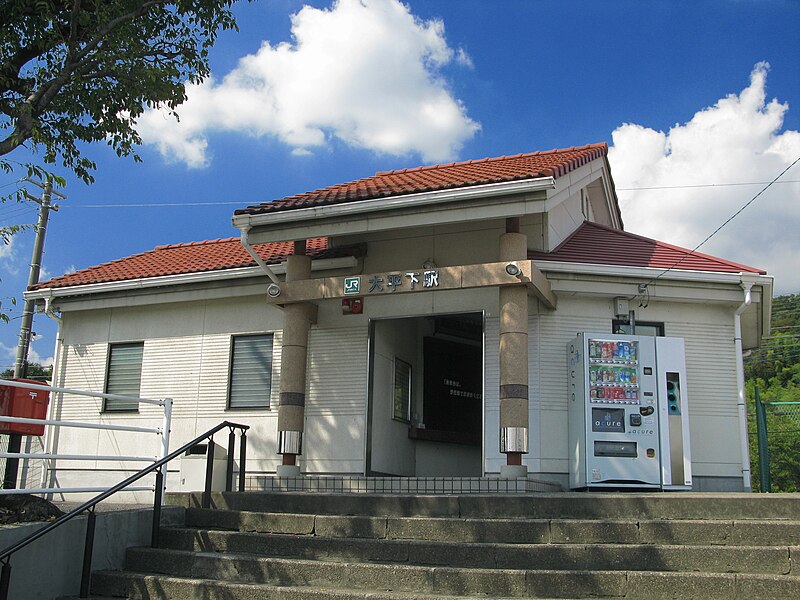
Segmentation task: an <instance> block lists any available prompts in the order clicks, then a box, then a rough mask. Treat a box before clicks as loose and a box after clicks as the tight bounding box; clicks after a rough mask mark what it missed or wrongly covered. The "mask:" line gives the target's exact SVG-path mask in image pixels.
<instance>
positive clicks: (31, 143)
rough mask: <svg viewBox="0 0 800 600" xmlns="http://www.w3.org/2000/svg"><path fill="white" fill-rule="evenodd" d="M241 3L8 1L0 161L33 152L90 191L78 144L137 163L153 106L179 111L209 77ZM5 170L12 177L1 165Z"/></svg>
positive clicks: (2, 46)
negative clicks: (212, 55)
mask: <svg viewBox="0 0 800 600" xmlns="http://www.w3.org/2000/svg"><path fill="white" fill-rule="evenodd" d="M233 2H234V0H177V1H176V0H0V156H3V155H6V154H8V153H10V152H11V151H13V150H15V149H16V148H18V147H20V146H23V145H25V146H26V147H28V148H29V149H31V150H33V149H39V150H41V151H42V153H43V154H42V159H43V161H44V163H45V164H54V163H56V162H57V161H59V162H60V163H61V164H62V165H63V166H64V167H66V168H68V169H70V170H72V171H73V172H74V173H75V174H76V175H77V176H78V177H80V178H81V179H82V180H83V181H85V182H86V183H91V182H92V181H93V178H92V174H91V172H92V171H93V170H94V169H95V164H94V163H93V162H92V161H91V160H90V159H88V158H86V157H84V156H82V155H81V152H80V149H79V143H80V142H97V141H106V142H107V143H108V144H109V145H110V146H111V147H112V148H114V150H115V151H116V153H117V154H118V155H119V156H133V158H134V159H135V160H139V157H138V156H137V155H136V153H135V151H134V147H135V146H136V145H138V144H140V143H141V139H140V138H139V135H138V134H137V133H136V130H135V129H134V123H135V120H136V118H137V117H138V116H139V115H141V114H142V112H143V111H144V109H145V107H147V106H157V105H164V106H167V107H169V108H171V109H174V108H175V107H176V106H178V105H179V104H181V103H182V102H183V101H184V100H185V98H186V93H185V87H184V84H185V82H187V81H190V82H196V81H200V80H202V79H203V78H204V77H206V76H207V75H208V74H209V64H208V50H209V48H210V47H211V46H212V45H213V43H214V41H215V40H216V36H217V33H218V32H219V31H220V30H225V29H235V28H236V22H235V20H234V18H233V15H232V14H231V11H230V6H231V5H232V4H233ZM0 168H3V169H4V170H6V171H9V170H13V164H11V163H9V162H7V161H6V162H1V163H0Z"/></svg>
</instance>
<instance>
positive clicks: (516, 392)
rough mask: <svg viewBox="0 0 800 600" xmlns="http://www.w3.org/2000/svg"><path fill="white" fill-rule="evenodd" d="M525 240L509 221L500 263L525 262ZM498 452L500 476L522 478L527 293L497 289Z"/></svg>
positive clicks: (525, 424) (516, 222)
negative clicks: (502, 457) (502, 462)
mask: <svg viewBox="0 0 800 600" xmlns="http://www.w3.org/2000/svg"><path fill="white" fill-rule="evenodd" d="M527 258H528V239H527V236H526V235H525V234H524V233H520V232H519V220H518V219H508V220H507V222H506V233H504V234H503V235H502V236H500V260H501V261H508V262H513V261H517V260H527ZM500 452H502V453H504V454H505V455H506V465H505V466H504V467H503V468H502V469H501V472H500V475H501V476H502V477H525V476H527V467H525V465H523V464H522V455H523V454H527V452H528V290H527V288H526V287H525V286H524V285H522V284H520V285H513V286H503V287H501V288H500Z"/></svg>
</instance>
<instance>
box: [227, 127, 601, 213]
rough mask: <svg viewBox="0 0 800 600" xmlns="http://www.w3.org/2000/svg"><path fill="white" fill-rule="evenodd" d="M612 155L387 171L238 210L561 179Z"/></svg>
mask: <svg viewBox="0 0 800 600" xmlns="http://www.w3.org/2000/svg"><path fill="white" fill-rule="evenodd" d="M607 154H608V145H607V144H605V143H602V144H589V145H587V146H580V147H576V148H566V149H563V150H549V151H547V152H532V153H530V154H517V155H515V156H501V157H499V158H484V159H481V160H468V161H465V162H458V163H450V164H444V165H434V166H429V167H416V168H414V169H402V170H400V171H384V172H381V173H376V174H375V175H373V176H372V177H366V178H364V179H358V180H356V181H350V182H348V183H339V184H337V185H332V186H329V187H326V188H321V189H318V190H314V191H313V192H306V193H305V194H297V195H295V196H287V197H286V198H283V199H280V200H273V201H272V202H265V203H263V204H258V205H256V206H250V207H248V208H243V209H240V210H237V211H236V214H237V215H241V214H250V215H256V214H262V213H268V212H275V211H284V210H294V209H298V208H309V207H316V206H328V205H331V204H341V203H344V202H355V201H357V200H369V199H372V198H386V197H389V196H402V195H405V194H415V193H420V192H431V191H435V190H445V189H452V188H461V187H469V186H474V185H482V184H487V183H500V182H506V181H515V180H521V179H533V178H537V177H561V176H562V175H564V174H566V173H569V172H570V171H573V170H575V169H577V168H578V167H580V166H581V165H584V164H586V163H588V162H590V161H592V160H595V159H597V158H600V157H603V156H606V155H607Z"/></svg>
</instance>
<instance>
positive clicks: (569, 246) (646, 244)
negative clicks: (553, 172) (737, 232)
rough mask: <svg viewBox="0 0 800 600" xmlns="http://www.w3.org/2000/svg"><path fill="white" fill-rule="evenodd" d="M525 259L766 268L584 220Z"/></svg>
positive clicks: (731, 270) (733, 270) (713, 268)
mask: <svg viewBox="0 0 800 600" xmlns="http://www.w3.org/2000/svg"><path fill="white" fill-rule="evenodd" d="M528 258H530V259H532V260H534V261H545V260H551V261H559V262H574V263H588V264H600V265H622V266H628V267H652V268H655V269H677V270H681V271H713V272H719V273H739V272H745V273H760V274H762V275H765V274H766V271H762V270H761V269H756V268H754V267H748V266H747V265H740V264H737V263H734V262H731V261H728V260H724V259H722V258H716V257H714V256H709V255H708V254H701V253H700V252H692V251H691V250H687V249H686V248H681V247H680V246H673V245H672V244H667V243H665V242H659V241H658V240H653V239H650V238H646V237H642V236H640V235H636V234H633V233H628V232H627V231H621V230H619V229H612V228H610V227H605V226H604V225H598V224H597V223H590V222H589V221H584V223H583V225H581V226H580V227H578V229H576V230H575V231H574V232H573V233H572V235H570V236H569V237H568V238H567V239H566V240H564V241H563V242H562V243H561V244H560V245H559V246H558V248H556V249H555V250H553V251H552V252H529V253H528ZM545 270H547V269H546V268H545Z"/></svg>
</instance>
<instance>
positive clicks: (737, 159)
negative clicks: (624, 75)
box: [609, 63, 800, 293]
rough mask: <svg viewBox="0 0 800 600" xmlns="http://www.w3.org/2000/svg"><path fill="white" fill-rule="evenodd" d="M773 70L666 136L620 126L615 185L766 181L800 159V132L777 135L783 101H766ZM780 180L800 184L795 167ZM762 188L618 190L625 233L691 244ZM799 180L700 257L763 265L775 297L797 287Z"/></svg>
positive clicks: (771, 195)
mask: <svg viewBox="0 0 800 600" xmlns="http://www.w3.org/2000/svg"><path fill="white" fill-rule="evenodd" d="M768 69H769V65H768V64H766V63H759V64H757V65H756V66H755V67H754V69H753V71H752V73H751V74H750V84H749V86H748V87H746V88H745V89H743V90H742V91H741V93H739V94H730V95H728V96H726V97H725V98H721V99H720V100H718V101H717V102H716V104H714V105H713V106H710V107H708V108H704V109H702V110H699V111H698V112H697V113H696V114H695V115H694V116H693V117H692V118H691V119H690V120H689V121H688V122H686V123H682V124H680V123H679V124H676V125H674V126H673V127H672V128H670V129H669V131H667V132H666V133H665V132H663V131H655V130H653V129H650V128H648V127H644V126H642V125H636V124H630V123H627V124H624V125H621V126H620V127H618V128H617V129H616V130H614V132H613V134H612V140H613V147H612V148H610V150H609V162H610V163H611V167H612V171H613V174H614V181H615V183H616V186H617V188H647V187H658V186H692V185H706V184H723V183H753V182H765V183H766V182H769V181H772V179H774V178H775V176H777V175H778V174H779V173H780V172H781V171H782V170H783V169H785V168H786V167H787V166H789V165H790V164H791V163H792V162H793V161H794V160H795V159H797V158H798V157H800V132H797V131H791V130H787V131H781V129H782V127H783V119H784V115H785V114H786V112H787V111H788V110H789V106H788V104H785V103H781V102H779V101H778V100H777V99H773V100H771V101H769V102H767V100H766V97H767V96H766V80H767V71H768ZM783 179H786V180H797V179H800V164H798V165H795V167H793V168H792V169H791V170H789V171H788V172H787V173H786V175H784V177H783ZM762 187H764V186H763V185H741V186H719V187H694V188H692V187H689V188H684V189H680V188H678V189H675V188H672V189H663V190H636V191H623V190H620V191H619V199H620V205H621V209H622V216H623V219H624V221H625V227H626V229H627V230H628V231H632V232H634V233H639V234H642V235H645V236H648V237H653V238H656V239H660V240H663V241H665V242H669V243H673V244H677V245H680V246H684V247H688V248H694V247H695V246H696V245H697V244H699V243H700V242H702V241H703V240H704V239H705V238H706V237H707V236H708V235H709V234H711V232H713V231H714V230H715V229H716V228H717V227H719V226H720V225H721V224H722V223H723V222H724V221H725V220H726V219H727V218H729V217H730V216H731V215H733V214H734V213H735V212H736V211H737V210H739V209H740V208H741V207H742V206H743V205H744V204H745V203H746V202H747V201H748V200H750V199H751V198H752V197H753V196H754V195H755V194H756V193H757V192H758V191H759V190H760V189H761V188H762ZM798 231H800V184H797V183H776V184H775V185H773V186H772V187H771V188H770V189H769V190H767V191H766V192H765V193H764V194H763V195H762V196H761V197H759V198H758V199H757V200H756V201H755V202H754V203H753V204H752V205H751V206H749V207H748V208H747V209H745V210H744V212H742V213H741V214H740V215H739V216H738V217H736V218H735V219H734V220H733V221H731V223H729V224H728V225H727V226H725V228H723V229H722V230H721V231H720V232H719V233H717V234H716V235H715V236H714V237H713V238H712V239H711V240H710V241H709V242H707V243H706V244H705V245H703V246H702V247H701V248H700V249H699V252H703V253H706V254H712V255H715V256H719V257H721V258H725V259H728V260H732V261H734V262H738V263H743V264H746V265H750V266H754V267H760V268H762V269H766V270H767V271H768V272H769V274H771V275H774V276H775V288H776V292H777V293H786V292H797V291H800V270H798V269H797V265H796V262H797V257H798V256H800V235H798V233H797V232H798Z"/></svg>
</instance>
